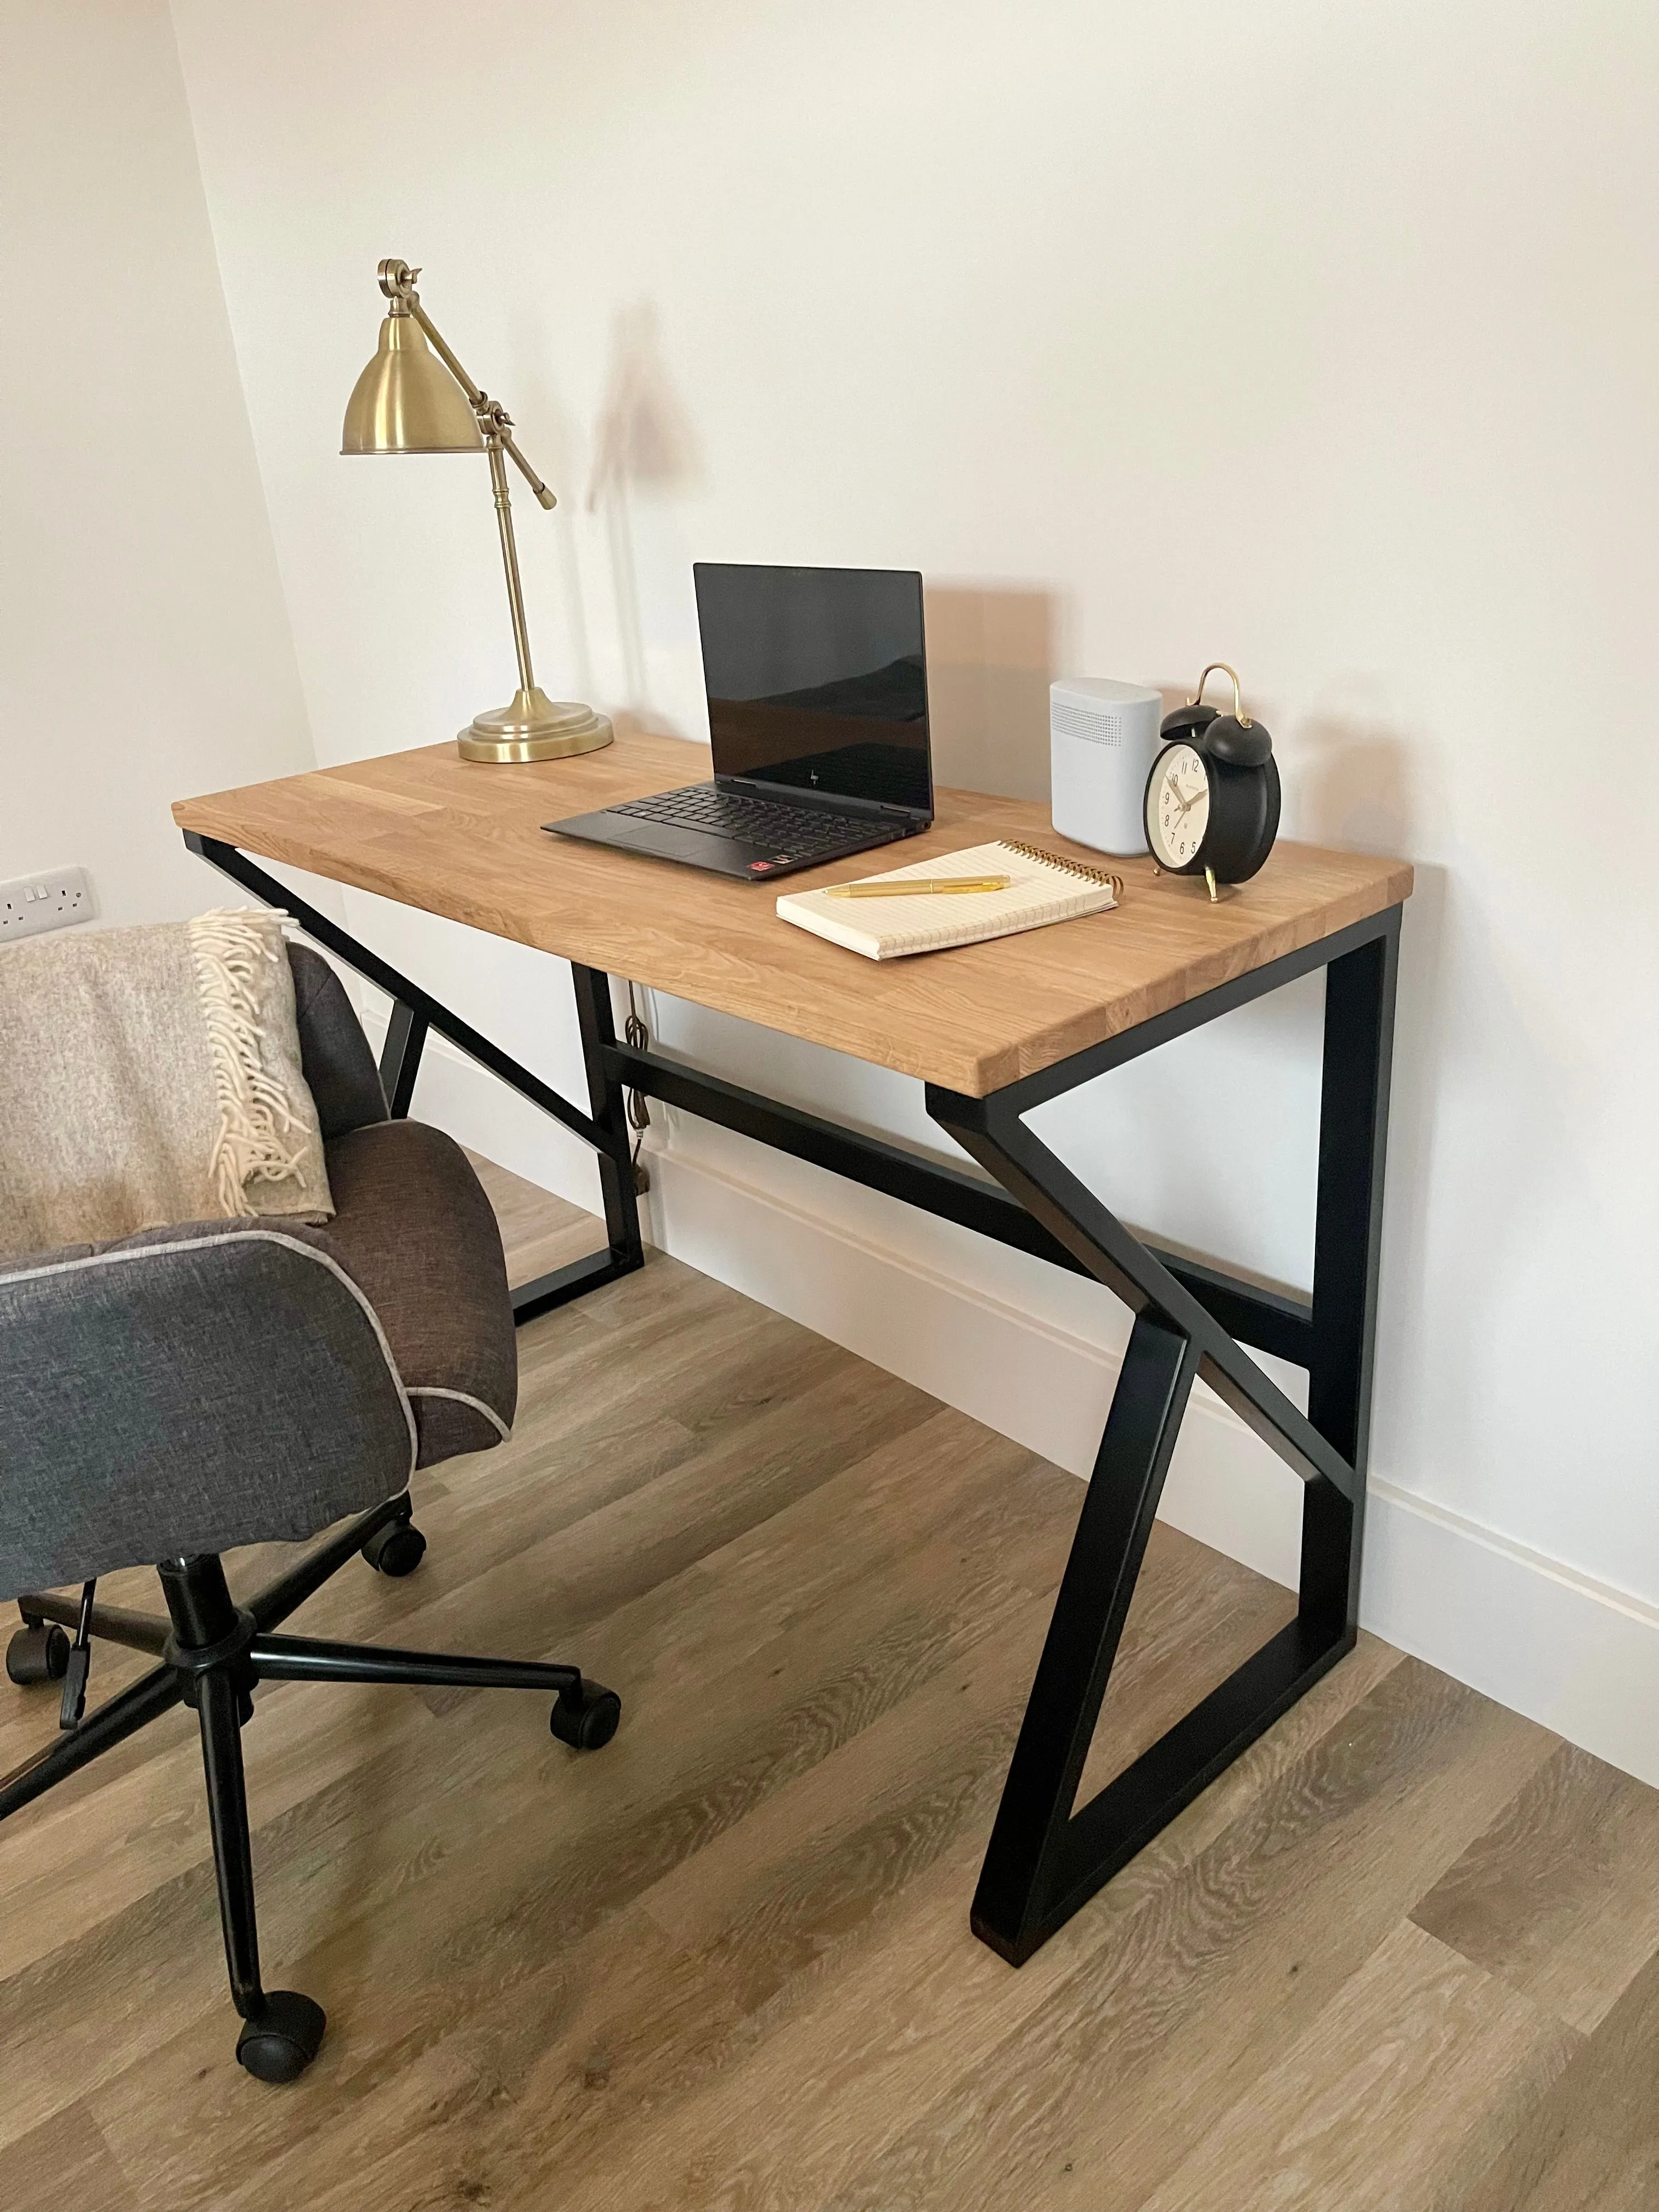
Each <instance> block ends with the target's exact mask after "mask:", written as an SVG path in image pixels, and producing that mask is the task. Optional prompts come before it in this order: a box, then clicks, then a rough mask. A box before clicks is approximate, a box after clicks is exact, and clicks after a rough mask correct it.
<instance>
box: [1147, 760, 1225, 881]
mask: <svg viewBox="0 0 1659 2212" xmlns="http://www.w3.org/2000/svg"><path fill="white" fill-rule="evenodd" d="M1209 826H1210V775H1209V770H1208V769H1206V767H1205V765H1204V762H1203V759H1202V757H1200V755H1199V754H1198V753H1197V752H1196V751H1195V750H1194V748H1193V747H1192V746H1191V745H1188V744H1167V745H1165V746H1164V750H1163V751H1162V752H1161V753H1160V754H1159V755H1158V759H1157V761H1156V762H1155V763H1153V767H1152V781H1151V782H1150V783H1149V784H1148V785H1147V787H1146V842H1147V843H1148V844H1149V845H1150V846H1151V847H1152V858H1153V859H1154V860H1156V861H1157V862H1158V866H1160V867H1164V868H1184V867H1186V866H1188V864H1189V863H1190V862H1191V861H1192V860H1194V859H1195V858H1196V857H1197V854H1198V849H1199V847H1200V845H1201V844H1202V843H1203V842H1204V833H1205V831H1206V829H1208V828H1209Z"/></svg>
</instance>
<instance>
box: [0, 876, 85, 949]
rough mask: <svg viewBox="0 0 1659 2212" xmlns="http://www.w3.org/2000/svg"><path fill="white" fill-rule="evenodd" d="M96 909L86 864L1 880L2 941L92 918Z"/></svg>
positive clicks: (29, 935) (0, 932)
mask: <svg viewBox="0 0 1659 2212" xmlns="http://www.w3.org/2000/svg"><path fill="white" fill-rule="evenodd" d="M95 911H96V908H94V905H93V902H92V885H91V884H90V883H89V882H88V879H87V872H86V870H85V869H84V868H46V869H43V870H42V871H41V872H40V874H39V875H38V876H19V877H18V878H17V880H16V881H15V883H10V884H0V945H9V944H10V942H11V940H12V939H13V938H15V937H38V936H39V935H40V932H41V931H42V930H43V929H67V928H68V927H70V923H71V922H76V921H91V919H92V917H93V915H94V913H95Z"/></svg>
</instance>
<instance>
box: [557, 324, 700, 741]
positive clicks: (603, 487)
mask: <svg viewBox="0 0 1659 2212" xmlns="http://www.w3.org/2000/svg"><path fill="white" fill-rule="evenodd" d="M702 473H703V471H702V453H701V450H700V448H699V447H698V444H697V439H696V432H695V431H694V430H693V428H692V426H691V419H690V416H689V415H688V413H687V412H686V410H685V407H684V404H683V403H682V401H681V399H680V398H679V395H678V392H677V391H676V390H675V387H674V384H673V380H672V379H671V376H670V375H669V373H668V368H667V364H666V362H665V360H664V358H663V351H662V341H661V334H660V326H659V316H658V313H657V309H656V307H655V305H654V303H653V301H649V300H641V301H635V303H634V304H633V306H631V307H624V308H623V309H622V311H621V312H620V313H618V314H617V318H616V320H615V322H614V323H613V325H612V326H611V359H610V362H609V365H608V367H607V368H606V371H605V392H604V396H603V398H601V400H600V403H599V416H598V420H597V422H595V425H594V431H593V465H592V471H590V473H589V477H588V483H587V501H586V505H587V511H588V513H590V514H593V515H596V516H597V517H598V518H599V522H600V524H601V526H602V527H603V529H604V532H605V550H606V556H607V559H608V562H609V565H610V570H611V593H612V598H613V600H614V603H615V606H616V615H617V644H618V647H619V650H620V653H621V657H622V673H623V691H624V693H625V696H626V702H627V703H626V704H625V705H624V706H623V707H622V708H619V709H618V711H617V714H616V715H615V717H614V720H615V721H616V723H617V728H618V729H619V730H621V731H623V732H627V731H629V730H637V731H645V732H657V733H659V734H677V732H674V731H673V728H672V726H671V724H670V723H669V722H668V721H667V720H665V718H664V717H663V716H662V715H660V714H658V713H656V712H655V711H654V710H653V708H652V706H651V704H650V700H649V695H648V686H647V675H646V661H645V625H644V620H643V617H642V614H641V604H640V581H639V562H638V559H637V556H636V550H635V526H634V516H633V504H634V501H635V498H636V496H637V495H639V494H640V493H641V492H645V493H647V494H650V495H654V496H656V497H659V498H661V497H665V496H670V495H673V494H676V493H685V492H689V491H691V490H694V489H696V487H697V485H698V484H699V483H701V481H702Z"/></svg>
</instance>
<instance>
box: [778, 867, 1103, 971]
mask: <svg viewBox="0 0 1659 2212" xmlns="http://www.w3.org/2000/svg"><path fill="white" fill-rule="evenodd" d="M907 876H915V877H920V878H922V879H923V880H938V879H939V878H945V877H950V876H1008V877H1010V878H1012V881H1011V883H1010V884H1009V885H1008V888H1007V889H1006V890H1000V891H969V892H960V893H957V894H955V895H954V896H953V895H950V894H946V895H945V896H936V895H930V894H927V893H923V894H921V895H920V896H917V897H915V898H905V897H904V896H902V894H900V895H896V896H893V897H891V898H884V899H839V898H831V897H829V896H828V895H827V893H826V892H824V891H796V892H793V893H792V892H786V893H785V894H784V895H783V896H781V898H780V899H779V900H778V914H779V915H780V917H781V919H782V920H783V921H790V922H793V923H794V924H795V926H796V927H798V928H800V929H810V930H811V932H812V933H813V934H814V935H815V936H817V937H823V938H827V939H829V942H830V943H831V944H834V945H845V946H846V947H847V949H848V951H851V952H860V953H862V954H863V955H864V957H866V959H869V960H897V959H902V958H903V957H906V956H907V955H908V954H910V953H915V952H936V951H943V950H945V948H946V947H948V946H951V945H977V944H980V943H981V942H983V941H984V940H985V939H987V938H993V937H1010V936H1012V935H1013V934H1014V933H1016V932H1017V931H1018V930H1023V929H1040V928H1042V927H1043V925H1044V924H1045V923H1048V922H1051V921H1071V920H1072V919H1073V917H1074V916H1075V915H1083V914H1098V913H1102V912H1103V911H1104V910H1105V909H1106V908H1108V907H1110V906H1112V905H1114V904H1115V899H1114V896H1113V893H1112V888H1111V886H1110V884H1106V883H1094V882H1091V881H1090V880H1089V879H1088V878H1085V877H1082V876H1079V875H1077V874H1074V873H1073V872H1072V871H1071V870H1070V869H1068V868H1065V867H1060V866H1052V865H1050V864H1048V862H1045V861H1042V860H1033V859H1031V858H1030V857H1029V856H1028V855H1026V854H1022V853H1018V852H1016V851H1014V850H1012V848H1010V847H1008V846H1006V845H1002V844H990V845H973V846H969V848H967V850H966V851H964V852H960V853H950V854H945V857H944V858H943V859H940V860H917V861H915V862H913V863H912V864H911V865H910V866H908V867H904V868H891V869H889V870H887V871H886V872H884V873H883V874H882V875H880V876H878V877H848V878H846V880H847V881H848V882H879V883H890V884H902V882H903V881H904V879H905V878H906V877H907Z"/></svg>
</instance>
